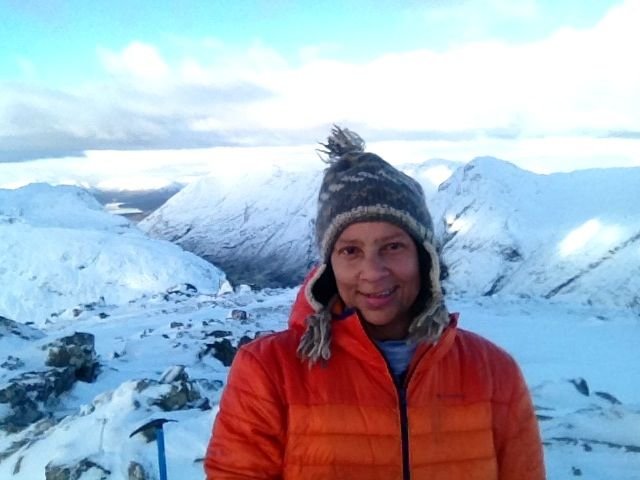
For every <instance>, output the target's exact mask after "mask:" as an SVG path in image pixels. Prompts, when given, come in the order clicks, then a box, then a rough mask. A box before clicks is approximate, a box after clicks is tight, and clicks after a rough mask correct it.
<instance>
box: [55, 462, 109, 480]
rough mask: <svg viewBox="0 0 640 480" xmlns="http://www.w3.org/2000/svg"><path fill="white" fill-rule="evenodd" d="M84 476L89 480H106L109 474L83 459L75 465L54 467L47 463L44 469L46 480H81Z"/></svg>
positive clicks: (107, 471) (100, 467)
mask: <svg viewBox="0 0 640 480" xmlns="http://www.w3.org/2000/svg"><path fill="white" fill-rule="evenodd" d="M85 474H88V476H89V477H90V478H91V480H108V479H109V477H110V476H111V472H110V471H109V470H107V469H106V468H104V467H103V466H101V465H98V464H97V463H95V462H94V461H92V460H89V459H88V458H83V459H82V460H80V461H79V462H78V463H76V464H75V465H55V464H54V463H53V462H49V463H48V464H47V465H46V466H45V467H44V476H45V479H46V480H81V479H82V478H83V476H84V475H85Z"/></svg>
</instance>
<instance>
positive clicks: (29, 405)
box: [0, 332, 98, 433]
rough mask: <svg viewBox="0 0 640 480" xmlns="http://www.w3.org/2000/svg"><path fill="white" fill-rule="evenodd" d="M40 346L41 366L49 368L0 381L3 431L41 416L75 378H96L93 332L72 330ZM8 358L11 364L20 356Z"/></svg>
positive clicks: (11, 430)
mask: <svg viewBox="0 0 640 480" xmlns="http://www.w3.org/2000/svg"><path fill="white" fill-rule="evenodd" d="M42 348H43V349H44V350H46V351H47V357H46V360H45V366H48V367H50V368H48V369H46V370H40V371H29V372H24V373H22V374H20V375H18V376H15V377H13V378H11V379H10V380H9V381H7V382H6V383H5V384H3V385H0V404H5V405H6V407H5V408H4V409H3V410H2V411H3V412H4V414H3V415H2V416H0V429H2V430H4V431H6V432H10V433H13V432H18V431H20V430H23V429H24V428H26V427H28V426H29V425H31V424H33V423H34V422H36V421H38V420H40V419H41V418H43V417H44V416H45V415H46V414H47V411H48V408H47V406H48V405H49V404H51V403H52V402H54V401H55V399H57V398H58V397H59V396H60V395H62V394H63V393H65V392H68V391H69V390H71V389H72V388H73V386H74V384H75V383H76V382H77V381H83V382H92V381H94V380H95V379H96V375H97V371H98V361H97V358H96V351H95V348H94V337H93V335H91V334H89V333H82V332H76V333H74V334H73V335H69V336H66V337H62V338H59V339H57V340H55V341H54V342H51V343H49V344H47V345H45V346H44V347H42ZM9 361H10V365H13V364H15V363H16V362H19V361H20V360H19V359H17V358H15V357H11V359H9V360H7V362H9ZM7 362H5V363H7ZM3 365H4V364H3Z"/></svg>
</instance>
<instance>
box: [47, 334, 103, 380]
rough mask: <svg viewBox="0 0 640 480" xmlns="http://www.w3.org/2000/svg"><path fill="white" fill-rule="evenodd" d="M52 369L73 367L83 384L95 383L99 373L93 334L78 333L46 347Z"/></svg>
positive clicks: (48, 362) (48, 361)
mask: <svg viewBox="0 0 640 480" xmlns="http://www.w3.org/2000/svg"><path fill="white" fill-rule="evenodd" d="M44 348H48V349H49V352H48V357H47V360H46V362H45V364H46V365H48V366H51V367H73V369H74V373H75V377H76V378H77V379H78V380H81V381H83V382H89V383H91V382H93V381H94V380H95V379H96V377H97V373H98V362H97V360H96V350H95V337H94V336H93V335H92V334H91V333H84V332H76V333H74V334H73V335H69V336H66V337H62V338H60V339H58V340H56V341H55V342H53V343H50V344H48V345H46V346H45V347H44Z"/></svg>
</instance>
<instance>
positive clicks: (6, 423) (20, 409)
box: [0, 398, 44, 433]
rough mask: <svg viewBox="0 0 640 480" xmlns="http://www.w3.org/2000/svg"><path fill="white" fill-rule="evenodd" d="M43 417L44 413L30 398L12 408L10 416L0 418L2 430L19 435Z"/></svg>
mask: <svg viewBox="0 0 640 480" xmlns="http://www.w3.org/2000/svg"><path fill="white" fill-rule="evenodd" d="M43 417H44V413H42V412H41V411H40V410H39V409H38V404H37V403H36V402H34V401H33V400H31V399H30V398H24V399H23V400H22V402H21V403H19V404H17V405H12V406H11V413H10V414H9V415H7V416H5V417H3V418H0V430H4V431H5V432H7V433H17V432H19V431H21V430H24V429H25V428H27V427H28V426H29V425H31V424H32V423H35V422H37V421H38V420H40V419H41V418H43Z"/></svg>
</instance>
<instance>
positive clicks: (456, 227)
mask: <svg viewBox="0 0 640 480" xmlns="http://www.w3.org/2000/svg"><path fill="white" fill-rule="evenodd" d="M639 186H640V168H626V169H602V170H586V171H577V172H573V173H568V174H567V173H558V174H552V175H536V174H533V173H531V172H527V171H524V170H521V169H519V168H517V167H515V166H514V165H512V164H509V163H507V162H503V161H500V160H496V159H494V158H478V159H475V160H474V161H472V162H470V163H469V164H467V165H466V166H465V167H463V168H460V169H458V170H457V171H456V172H455V173H454V175H453V176H451V178H449V179H448V180H447V181H446V182H445V183H443V184H442V185H441V186H440V189H439V191H438V193H437V194H436V195H435V196H434V197H433V198H432V199H431V210H432V214H433V216H434V221H435V222H436V227H437V236H438V237H439V238H440V240H441V243H442V245H443V253H444V261H445V264H446V265H447V267H448V273H449V278H448V281H447V282H446V284H445V285H446V288H447V290H448V292H449V293H456V294H461V295H467V296H469V295H471V296H474V297H475V296H481V295H498V294H499V295H514V296H518V297H523V298H530V297H538V298H545V299H551V300H560V301H565V302H573V303H584V304H593V305H609V306H617V307H623V308H632V309H634V310H635V311H636V312H638V313H640V210H638V208H637V204H638V201H639V200H640V193H639V192H640V190H639V189H638V187H639Z"/></svg>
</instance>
